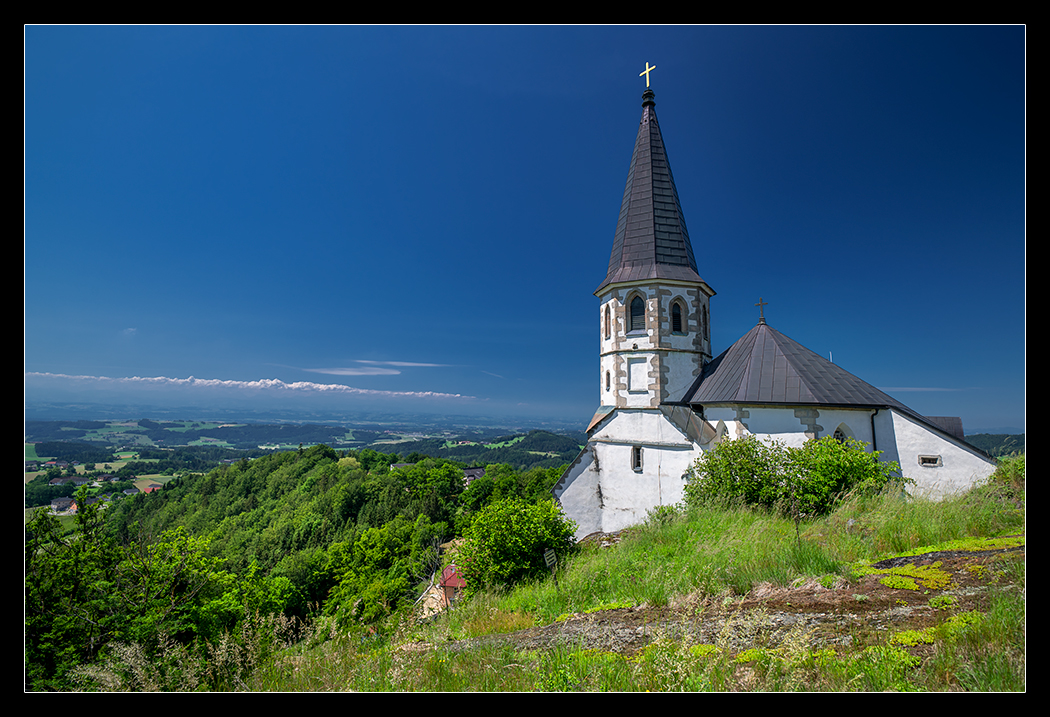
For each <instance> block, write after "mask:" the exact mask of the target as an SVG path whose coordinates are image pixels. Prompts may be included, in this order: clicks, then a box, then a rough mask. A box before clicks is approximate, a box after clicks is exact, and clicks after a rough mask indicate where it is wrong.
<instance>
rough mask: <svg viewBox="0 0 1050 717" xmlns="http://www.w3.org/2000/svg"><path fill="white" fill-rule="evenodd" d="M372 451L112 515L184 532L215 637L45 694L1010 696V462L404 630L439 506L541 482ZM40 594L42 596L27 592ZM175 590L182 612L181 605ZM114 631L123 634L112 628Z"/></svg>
mask: <svg viewBox="0 0 1050 717" xmlns="http://www.w3.org/2000/svg"><path fill="white" fill-rule="evenodd" d="M513 438H514V437H508V440H512V439H513ZM523 442H525V441H524V440H522V441H518V442H517V443H518V444H520V443H523ZM391 458H392V457H391V456H383V455H382V454H377V453H375V452H374V451H362V452H359V453H357V454H356V455H355V456H354V457H349V456H348V457H344V458H338V456H337V455H336V454H335V453H334V452H333V451H332V450H331V449H329V448H326V447H318V448H316V449H309V450H306V451H303V452H301V453H299V454H298V455H288V454H286V455H279V454H275V455H272V456H267V457H265V458H262V459H258V460H256V461H251V462H247V461H245V462H242V463H241V464H238V465H236V466H231V467H229V468H226V469H222V470H220V471H214V472H212V473H210V474H208V476H203V477H199V478H195V479H193V480H183V481H181V482H180V484H179V485H177V486H174V487H169V489H167V490H166V491H163V492H161V493H160V494H156V495H154V496H143V497H141V498H140V499H137V500H136V501H134V502H133V503H128V504H125V505H124V506H122V507H121V509H120V510H115V511H111V512H112V515H110V516H109V520H110V528H113V527H115V525H116V523H115V522H114V520H116V519H118V518H119V521H118V522H119V524H120V525H122V526H124V527H125V529H126V531H127V532H126V534H127V535H131V533H130V530H131V529H132V527H134V528H136V529H138V530H142V529H146V531H147V532H150V531H152V532H154V533H157V532H159V531H160V530H162V529H164V528H165V527H166V526H170V525H177V526H179V530H182V531H185V532H181V533H178V532H177V533H175V534H168V533H165V535H173V536H174V537H168V538H167V540H168V541H169V543H170V542H171V541H174V540H176V539H178V540H185V539H187V537H188V536H190V535H206V536H207V538H206V540H205V541H204V542H201V543H200V547H199V549H195V550H193V551H189V552H188V553H187V554H188V555H190V556H191V557H193V558H194V559H195V560H199V561H200V564H201V565H202V566H206V565H210V564H214V565H215V566H220V565H221V566H222V567H223V571H229V572H216V573H214V575H217V576H219V578H221V580H218V579H217V578H214V577H212V575H213V574H212V573H210V572H208V573H203V572H202V573H201V578H200V579H201V580H205V579H206V580H207V582H206V584H207V585H208V586H209V589H210V590H212V597H211V598H210V600H211V602H208V603H206V604H205V605H204V607H207V609H208V610H211V611H216V610H219V609H220V608H221V609H222V611H223V612H222V613H221V614H222V615H223V619H224V620H227V622H228V624H230V625H232V626H234V627H229V628H225V629H226V630H227V632H226V633H225V634H220V633H218V632H216V630H221V629H223V628H222V627H221V625H219V626H218V627H211V628H208V625H205V624H203V623H202V624H196V623H193V624H194V625H195V627H193V629H195V630H197V631H198V634H199V635H201V637H200V638H199V639H198V640H197V641H196V642H195V643H189V642H186V641H183V642H176V641H166V639H165V638H164V634H165V633H163V632H157V631H156V630H152V628H151V630H152V631H145V632H143V631H144V630H146V627H145V626H140V634H144V635H150V636H153V638H151V639H154V642H153V643H152V647H151V648H150V651H148V652H147V651H145V650H143V649H142V647H141V645H139V643H137V642H136V641H135V640H136V639H137V638H134V637H133V633H128V634H129V637H122V638H120V639H113V640H112V641H111V642H110V643H109V644H108V645H107V647H106V649H105V650H102V651H99V652H97V653H96V654H93V655H90V656H89V657H90V659H84V660H83V661H82V662H81V664H79V665H76V666H72V667H70V669H69V671H68V672H67V673H65V676H64V677H63V679H64V680H66V682H64V683H63V684H73V685H79V686H80V687H82V688H85V689H113V690H147V689H165V690H177V689H185V690H200V689H222V690H259V691H262V690H265V691H299V690H310V691H318V690H382V691H390V690H398V691H405V690H421V691H478V690H486V691H526V690H545V691H567V690H568V691H608V690H622V691H635V690H637V691H646V690H649V691H656V690H661V691H678V690H690V691H693V690H698V691H741V690H748V691H754V690H768V691H798V690H826V691H839V690H841V691H856V690H873V691H874V690H879V691H881V690H898V691H912V690H974V691H991V690H1024V689H1025V660H1026V656H1025V562H1024V544H1025V483H1024V458H1023V456H1021V457H1019V458H1016V459H1010V460H1008V461H1005V462H1004V463H1003V464H1002V465H1001V470H1000V471H999V472H998V473H997V474H996V476H995V479H994V480H993V481H992V482H991V483H990V484H989V485H987V486H982V487H980V488H977V489H974V490H973V491H970V492H969V493H967V494H965V495H961V496H957V497H955V498H952V499H950V500H944V501H941V502H938V503H932V502H928V501H923V500H915V499H911V498H909V497H907V496H905V495H902V494H901V493H900V492H899V491H898V492H894V493H891V494H884V495H877V496H867V497H853V498H851V499H848V500H846V501H845V502H844V503H843V504H841V505H839V506H838V507H837V508H836V509H835V510H834V511H833V512H831V513H830V514H828V515H826V516H824V517H821V518H817V519H810V520H807V521H804V522H803V523H802V524H801V526H800V527H801V531H799V532H796V524H795V523H794V522H793V521H791V520H788V519H785V518H783V517H780V516H778V515H776V514H774V513H771V512H769V511H766V510H761V509H755V508H747V507H742V506H739V505H725V504H711V503H702V502H701V503H696V504H694V505H692V506H691V507H689V508H688V509H686V508H682V509H665V510H662V511H659V512H658V513H656V514H654V515H652V516H651V518H650V520H649V522H648V523H647V524H645V525H643V526H638V527H636V528H633V529H631V530H629V531H625V532H623V533H621V534H619V535H616V536H603V537H602V538H601V539H600V540H594V541H591V542H589V543H588V544H587V545H584V546H582V549H581V550H580V551H578V552H577V553H575V554H573V555H570V556H566V555H560V556H559V559H560V564H559V566H558V573H557V581H556V582H555V580H554V579H553V578H552V577H546V578H544V579H541V580H538V581H534V582H526V583H524V584H519V585H518V586H517V587H515V588H514V589H509V590H504V591H500V592H479V593H477V594H474V595H473V596H472V597H470V598H469V599H464V600H462V601H460V602H459V603H458V604H457V605H456V606H455V607H454V609H452V610H449V611H446V612H444V613H442V614H440V615H438V616H437V617H431V618H427V619H422V618H421V613H420V612H419V607H420V605H422V604H424V601H419V602H415V603H413V600H412V599H407V600H406V599H405V595H406V594H408V593H412V594H413V595H419V594H420V592H421V591H422V590H423V589H424V588H425V587H426V585H427V580H426V578H425V576H426V574H428V573H427V572H426V571H429V570H430V569H431V568H432V567H433V564H430V563H426V561H428V560H430V559H431V558H432V557H433V556H434V554H433V553H432V552H429V551H430V549H431V548H432V547H433V546H434V545H436V543H435V542H434V541H433V540H432V538H435V537H437V536H438V535H440V533H441V529H439V527H438V523H439V522H440V523H442V524H443V525H444V526H445V529H447V531H448V532H446V535H447V534H450V533H451V534H456V533H457V531H456V530H455V529H454V528H453V527H452V526H453V525H454V524H458V523H459V521H458V517H460V514H457V517H456V518H455V519H454V518H453V513H454V512H455V511H465V510H473V509H475V508H480V507H481V506H482V505H483V504H488V505H492V504H493V503H492V501H493V500H494V499H495V497H496V496H498V495H499V494H501V492H508V495H509V494H511V493H513V492H514V491H518V492H522V493H528V492H530V491H533V489H534V488H536V487H537V486H542V485H545V484H544V482H543V481H544V480H549V479H550V478H551V477H552V476H551V475H547V474H546V473H544V472H536V474H535V475H534V476H523V475H517V474H515V473H514V472H513V471H512V470H511V469H510V468H509V467H503V468H499V467H493V470H491V471H490V473H492V475H493V476H494V477H492V478H489V482H490V485H488V486H487V487H486V492H484V493H477V494H475V487H476V486H479V485H482V483H481V482H480V481H476V482H475V484H474V485H472V488H471V489H470V490H469V491H464V492H462V493H458V490H461V488H455V490H452V491H451V492H447V493H446V492H443V491H445V487H454V486H455V481H452V480H451V479H452V478H454V477H456V476H455V475H453V473H454V471H453V469H452V467H450V466H448V465H444V464H441V463H440V462H435V461H431V462H429V463H427V464H426V465H420V466H417V467H415V468H413V469H411V470H407V471H406V470H402V469H396V470H388V469H387V467H386V466H387V464H389V462H390V461H391ZM373 463H374V464H375V465H374V466H373V465H372V464H373ZM497 468H499V470H496V469H497ZM457 475H458V474H457ZM446 483H447V486H446ZM488 491H491V493H490V492H488ZM130 507H136V510H134V511H130V512H129V511H128V510H127V509H128V508H130ZM424 509H425V510H424ZM388 514H389V515H388ZM411 516H418V518H415V519H409V518H410V517H411ZM462 524H463V525H469V524H470V521H469V520H466V521H464V522H463V523H462ZM369 526H371V527H369ZM187 529H188V530H187ZM182 536H186V537H182ZM162 537H163V536H162ZM194 540H195V539H194ZM84 543H85V541H83V540H80V541H70V542H68V543H67V546H68V547H69V549H71V550H76V549H78V548H79V547H81V546H83V545H84ZM208 543H210V548H209V547H208ZM99 544H100V545H110V544H109V543H104V542H100V543H99ZM172 544H174V543H172ZM180 544H181V543H180ZM195 544H196V543H194V545H195ZM53 545H57V544H55V543H53ZM112 545H113V546H114V547H113V548H112V549H116V547H115V546H116V545H117V544H112ZM454 550H455V548H453V549H451V550H447V551H446V553H445V555H444V559H445V560H446V561H447V560H448V559H450V557H452V556H453V555H454ZM116 558H120V559H121V560H123V562H120V563H116V565H117V568H118V572H117V574H118V575H120V574H123V575H125V579H127V576H131V575H137V574H138V573H137V572H132V573H127V572H125V573H121V572H120V571H121V570H124V568H122V567H121V566H129V567H130V566H134V565H136V564H137V563H135V560H138V558H136V557H135V554H129V555H128V556H127V557H121V556H120V555H117V556H116ZM129 560H130V561H131V562H128V561H129ZM209 561H211V562H209ZM424 563H426V564H424ZM420 578H422V582H421V583H420V582H418V581H419V580H420ZM238 581H239V582H238ZM95 584H96V583H92V585H95ZM50 586H51V583H50V582H47V581H44V582H41V583H40V585H39V588H40V589H41V590H43V589H45V588H46V589H47V590H51V587H50ZM165 594H166V593H165ZM201 594H203V593H201ZM195 595H196V594H191V595H188V596H187V598H186V600H187V602H185V603H184V604H185V605H187V606H190V605H196V603H195V602H194V601H195V600H196V597H195ZM252 595H256V596H263V597H265V600H267V601H269V603H268V604H272V605H275V606H276V605H278V604H280V605H283V607H282V608H280V610H275V609H271V610H270V611H269V612H263V611H259V610H258V609H257V608H252V609H249V608H250V607H251V606H253V605H255V604H257V603H258V601H259V600H262V599H263V597H255V598H251V596H252ZM296 595H297V596H298V597H297V598H296V599H295V600H292V599H291V598H292V596H296ZM267 596H268V597H267ZM247 598H251V599H247ZM322 602H323V609H321V605H322ZM242 603H243V605H242ZM42 604H44V605H51V604H53V602H52V601H48V602H46V603H42ZM197 609H198V608H196V607H195V608H194V610H197ZM139 612H141V611H139ZM136 614H138V613H137V612H134V613H132V615H136ZM156 614H158V615H161V617H163V614H161V613H156ZM122 615H123V613H114V615H113V616H110V617H112V618H114V620H115V618H116V617H119V616H122ZM187 615H188V616H191V617H192V616H196V615H198V613H197V612H187ZM122 619H123V618H122ZM165 619H166V618H165ZM184 619H191V618H184ZM192 619H193V620H197V621H198V622H199V619H198V618H197V617H192ZM40 620H41V621H43V620H44V618H43V617H41V618H40ZM41 624H44V622H41ZM182 624H183V625H185V623H182ZM27 625H28V623H27ZM114 625H115V626H116V627H115V628H114V629H117V628H121V629H122V628H123V625H124V622H123V621H114ZM205 628H208V629H209V630H210V631H209V632H205ZM48 629H50V630H52V631H53V628H52V627H50V626H48ZM164 629H168V628H164ZM183 629H185V628H183ZM168 634H170V633H168ZM48 644H50V643H46V642H43V641H42V642H41V646H42V648H43V647H47V645H48ZM191 648H192V649H191ZM56 684H57V683H56ZM62 689H68V688H67V687H63V688H62Z"/></svg>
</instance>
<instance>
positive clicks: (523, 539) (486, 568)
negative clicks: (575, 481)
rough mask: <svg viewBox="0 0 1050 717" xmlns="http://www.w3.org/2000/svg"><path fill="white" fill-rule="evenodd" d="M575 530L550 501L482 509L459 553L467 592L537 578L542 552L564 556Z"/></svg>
mask: <svg viewBox="0 0 1050 717" xmlns="http://www.w3.org/2000/svg"><path fill="white" fill-rule="evenodd" d="M575 531H576V524H575V523H573V522H572V521H571V520H569V519H568V518H566V517H565V516H564V515H563V514H562V512H561V510H560V509H559V508H558V506H557V505H556V504H555V503H554V501H552V500H548V501H542V502H540V503H532V504H530V503H526V502H525V501H523V500H520V499H517V498H511V499H508V500H504V501H500V502H499V503H493V504H492V505H488V506H486V507H484V508H482V509H481V510H480V511H479V512H478V514H477V515H476V516H475V517H474V520H473V522H471V524H470V527H469V528H468V529H467V531H466V533H465V535H464V538H465V541H464V545H463V548H462V549H461V551H460V554H461V565H460V567H461V568H462V570H463V576H464V578H465V579H466V582H467V588H466V589H467V592H468V593H473V592H476V591H478V590H480V589H482V588H483V587H486V586H491V587H496V586H509V585H513V584H514V583H516V582H519V581H521V580H524V579H528V578H534V577H538V576H540V575H542V574H543V572H544V571H545V570H546V564H545V562H544V560H543V552H544V550H546V549H547V548H551V549H553V550H554V551H555V552H556V553H557V554H558V555H559V556H564V555H566V554H567V553H569V552H570V551H571V550H572V549H573V548H574V545H575V543H574V540H573V535H574V533H575Z"/></svg>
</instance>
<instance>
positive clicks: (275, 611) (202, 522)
mask: <svg viewBox="0 0 1050 717" xmlns="http://www.w3.org/2000/svg"><path fill="white" fill-rule="evenodd" d="M398 458H399V456H398V455H397V454H384V453H381V452H378V451H375V450H371V449H363V450H358V451H353V450H350V451H341V452H337V451H336V450H334V449H333V448H331V447H329V446H326V445H317V446H313V447H311V448H307V449H300V450H298V451H286V452H279V453H271V454H269V455H265V456H261V457H258V458H254V459H250V460H249V459H247V458H245V459H242V460H240V461H238V462H236V463H233V464H231V465H224V466H222V467H219V468H215V469H213V470H211V471H209V472H207V473H204V474H201V473H194V472H192V471H186V472H184V473H182V474H181V475H179V476H178V477H176V478H175V479H173V480H171V481H170V482H169V483H167V485H166V486H165V488H164V490H162V491H158V492H156V493H152V494H139V495H137V496H134V497H132V498H130V499H125V500H122V501H118V502H115V503H113V504H111V505H110V506H109V507H107V508H104V507H102V505H104V504H99V503H96V504H93V505H83V506H82V507H81V508H80V510H79V512H78V513H77V515H76V519H75V524H74V525H73V526H71V528H70V529H66V528H65V527H63V524H62V523H61V522H60V521H59V520H58V519H57V518H56V517H55V516H54V515H52V514H51V513H50V512H49V511H47V510H39V511H37V512H36V513H35V514H34V517H33V518H32V520H31V521H30V522H29V524H28V525H27V527H26V535H27V537H26V547H25V571H26V575H25V578H26V606H25V610H26V639H25V650H26V689H27V690H70V689H90V688H91V687H92V683H91V681H90V679H89V678H88V677H86V675H88V673H89V672H90V667H91V666H92V665H93V664H95V663H96V662H98V661H100V660H104V659H106V658H107V657H109V656H111V655H112V654H113V653H114V651H115V650H118V649H124V648H126V646H127V645H135V646H136V649H138V650H141V651H144V654H146V655H159V654H161V653H163V654H172V650H173V649H175V648H178V649H179V650H182V651H184V652H185V654H186V655H188V656H189V657H187V658H186V659H187V660H190V661H193V660H198V661H200V662H199V664H209V658H208V657H207V656H208V654H209V652H208V651H209V650H210V649H214V646H215V645H216V644H219V643H220V642H223V641H225V643H224V644H227V643H229V642H230V641H231V640H232V641H233V642H234V643H237V642H238V641H240V642H245V641H250V640H251V637H250V636H249V635H246V634H245V632H244V630H245V629H246V626H247V625H253V626H258V625H259V624H260V622H259V621H260V619H261V618H260V616H262V618H266V619H273V620H277V619H281V620H293V619H294V620H297V621H299V624H304V625H305V624H309V622H310V621H311V620H313V619H315V618H319V617H322V616H323V617H326V618H329V619H331V620H333V621H334V623H335V624H338V625H344V626H349V625H362V624H378V623H379V622H380V621H381V620H383V618H385V617H387V616H389V615H392V614H394V613H396V612H398V611H399V610H404V609H406V608H407V607H408V606H410V605H411V603H412V602H413V601H414V600H415V598H416V597H418V595H419V594H420V592H421V591H422V589H424V588H425V587H426V586H427V585H428V584H429V583H430V582H431V580H432V579H433V576H434V574H435V571H437V570H438V569H439V567H440V565H441V559H442V556H441V554H440V551H439V546H440V545H442V544H444V543H447V542H448V541H450V540H453V539H456V538H458V537H461V536H463V535H464V533H466V532H467V531H469V527H470V525H471V523H472V522H473V521H474V518H475V517H476V516H477V515H478V514H480V513H483V512H485V511H492V510H494V506H499V505H507V504H510V503H511V502H513V505H515V506H516V510H517V512H518V513H521V514H528V513H529V511H530V510H534V509H535V507H536V506H543V505H549V504H550V503H551V500H550V489H551V487H552V486H553V484H554V482H555V481H556V480H557V478H558V477H559V475H560V473H561V468H560V467H558V468H542V467H537V468H532V469H529V470H527V471H519V470H517V469H515V468H513V467H511V466H508V465H501V464H491V465H489V466H488V467H487V469H486V472H485V475H484V476H483V477H481V478H478V479H476V480H474V481H473V482H472V483H471V484H470V486H469V488H464V480H463V464H461V463H455V462H452V461H449V460H447V459H442V458H426V459H423V460H421V461H419V462H417V463H415V464H414V465H411V466H408V467H397V468H391V464H393V463H394V462H396V461H397V460H398ZM541 513H542V511H541ZM496 519H497V520H498V519H499V518H498V515H497V518H496ZM543 521H548V523H544V522H543ZM537 525H540V526H543V527H542V528H540V529H537V531H536V533H537V535H542V537H544V538H545V539H549V544H548V545H546V546H538V548H539V549H540V552H542V548H543V547H551V548H555V547H556V548H558V549H559V550H563V551H564V550H568V549H569V547H570V546H571V543H572V541H571V535H572V530H571V526H568V525H566V524H565V522H564V521H563V520H562V519H561V518H560V516H559V515H558V514H557V513H556V512H553V511H548V512H547V513H543V514H542V515H541V518H540V519H539V523H537ZM533 547H537V546H533ZM483 562H484V560H483V559H479V560H478V561H475V569H480V568H481V567H482V564H483ZM468 572H469V570H468ZM476 575H480V573H476ZM245 644H247V643H245ZM245 649H247V647H245ZM183 662H185V660H183ZM211 663H214V660H211ZM173 669H175V668H173ZM227 679H230V675H228V674H223V675H216V676H215V677H214V682H213V683H212V684H211V685H210V686H211V687H212V688H215V689H221V688H222V686H223V684H225V683H224V682H222V680H227Z"/></svg>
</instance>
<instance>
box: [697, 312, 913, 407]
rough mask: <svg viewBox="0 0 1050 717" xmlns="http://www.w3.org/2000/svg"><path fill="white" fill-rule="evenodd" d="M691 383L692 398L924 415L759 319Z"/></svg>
mask: <svg viewBox="0 0 1050 717" xmlns="http://www.w3.org/2000/svg"><path fill="white" fill-rule="evenodd" d="M694 386H695V387H694V388H692V389H690V394H689V395H688V396H687V397H686V401H687V402H689V403H693V404H705V403H752V404H761V403H781V404H782V403H788V404H810V403H814V404H822V405H836V406H871V407H883V406H886V407H893V408H897V409H900V410H902V411H905V412H907V413H908V414H910V415H914V416H917V417H919V418H923V417H922V416H919V415H918V414H916V413H915V412H914V411H912V410H911V409H909V408H908V407H907V406H905V405H904V404H902V403H901V402H900V401H898V400H896V399H895V398H893V397H891V396H889V395H888V394H885V393H883V392H882V391H880V390H879V389H877V388H875V387H874V386H872V385H871V384H869V383H867V382H865V381H862V380H861V379H859V378H857V377H856V376H854V375H853V374H851V373H850V372H849V371H846V370H845V369H843V368H841V367H840V366H838V365H836V364H833V363H831V362H830V361H828V360H827V359H826V358H824V357H822V356H819V355H817V354H815V353H814V352H812V351H810V350H809V349H807V348H806V347H805V346H803V345H802V344H800V343H798V342H797V341H794V340H793V339H790V338H788V337H787V336H785V335H784V334H782V333H780V332H779V331H777V330H776V329H774V328H772V327H771V326H769V325H767V324H766V323H765V322H764V321H761V322H759V324H758V325H757V326H755V327H754V328H753V329H751V330H750V331H748V332H747V333H746V334H744V336H742V337H741V338H740V339H739V340H738V341H737V342H736V343H735V344H733V345H732V346H730V347H729V348H728V349H726V350H725V351H724V352H722V354H721V355H719V356H718V357H717V358H715V359H714V360H713V361H711V362H710V363H708V364H707V365H705V366H704V370H703V372H702V373H701V375H700V378H699V381H698V384H694ZM923 420H925V419H923Z"/></svg>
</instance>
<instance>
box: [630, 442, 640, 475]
mask: <svg viewBox="0 0 1050 717" xmlns="http://www.w3.org/2000/svg"><path fill="white" fill-rule="evenodd" d="M631 470H633V471H636V472H641V470H642V447H641V446H632V447H631Z"/></svg>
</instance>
